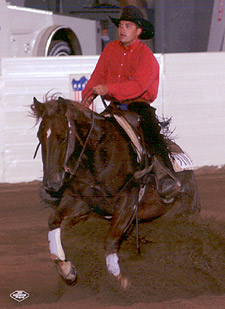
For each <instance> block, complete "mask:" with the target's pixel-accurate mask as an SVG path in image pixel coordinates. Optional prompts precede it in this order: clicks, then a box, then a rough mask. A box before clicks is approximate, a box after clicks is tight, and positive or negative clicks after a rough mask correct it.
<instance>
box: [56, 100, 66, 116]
mask: <svg viewBox="0 0 225 309" xmlns="http://www.w3.org/2000/svg"><path fill="white" fill-rule="evenodd" d="M58 102H59V106H58V108H59V111H60V112H62V113H63V114H64V115H65V113H66V112H67V103H66V100H65V99H63V98H62V97H58Z"/></svg>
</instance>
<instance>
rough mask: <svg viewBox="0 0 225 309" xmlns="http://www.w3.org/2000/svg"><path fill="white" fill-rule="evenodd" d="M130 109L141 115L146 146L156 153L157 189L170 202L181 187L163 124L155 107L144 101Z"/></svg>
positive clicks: (150, 151)
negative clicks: (162, 129) (171, 158)
mask: <svg viewBox="0 0 225 309" xmlns="http://www.w3.org/2000/svg"><path fill="white" fill-rule="evenodd" d="M129 109H131V110H133V111H135V112H136V113H138V114H139V115H140V116H141V123H140V125H141V128H142V130H143V134H144V139H145V144H146V148H147V150H148V151H149V153H151V154H153V155H154V171H155V178H156V184H157V190H158V192H159V194H160V195H161V196H162V198H163V199H164V201H165V202H170V201H171V200H172V198H173V196H175V195H176V194H177V192H179V191H180V189H181V188H180V184H179V181H178V180H177V179H176V174H175V172H174V170H173V166H172V163H171V161H170V159H169V155H168V154H169V150H168V145H167V142H166V140H165V138H164V136H163V135H162V134H161V133H160V131H161V126H160V124H159V121H158V119H157V117H156V115H155V108H153V107H151V106H150V105H149V104H147V103H144V102H135V103H134V104H130V105H129Z"/></svg>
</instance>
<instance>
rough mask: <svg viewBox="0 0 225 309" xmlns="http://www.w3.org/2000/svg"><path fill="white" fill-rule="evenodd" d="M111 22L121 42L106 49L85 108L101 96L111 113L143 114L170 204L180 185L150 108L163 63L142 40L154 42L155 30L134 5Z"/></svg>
mask: <svg viewBox="0 0 225 309" xmlns="http://www.w3.org/2000/svg"><path fill="white" fill-rule="evenodd" d="M110 19H111V21H112V22H113V23H114V24H115V25H116V26H117V28H118V35H119V40H116V41H113V42H110V43H108V44H107V45H106V47H105V48H104V50H103V52H102V54H101V56H100V58H99V60H98V63H97V65H96V67H95V70H94V72H93V73H92V75H91V78H90V80H89V81H88V83H87V85H86V87H85V89H84V91H83V98H84V97H87V94H88V93H89V92H90V91H91V90H92V93H93V96H89V97H88V99H87V100H86V101H85V105H86V106H90V105H91V103H92V101H93V98H94V97H95V96H96V95H100V96H102V97H103V98H105V99H107V100H110V101H111V103H110V105H109V106H108V108H107V109H106V110H107V112H110V111H112V110H114V109H117V110H123V111H127V112H135V113H136V114H137V115H139V118H140V127H141V129H142V132H143V135H144V144H145V146H146V148H147V151H148V152H149V153H150V149H151V153H153V154H155V157H156V158H157V164H155V166H154V171H155V175H156V182H157V188H158V192H159V193H160V195H161V196H162V197H163V199H164V200H165V201H166V200H168V201H169V200H170V199H171V196H173V195H175V194H176V193H177V191H179V190H180V188H179V182H178V181H177V180H176V176H175V173H174V172H173V168H172V165H171V161H170V159H169V157H168V144H167V142H166V140H165V138H164V136H163V135H162V134H161V133H160V130H161V126H160V123H159V121H158V119H157V117H156V115H155V108H153V107H151V106H150V104H151V103H152V102H153V101H154V100H155V99H156V97H157V93H158V86H159V64H158V62H157V60H156V58H155V57H154V55H153V53H152V51H151V50H150V49H149V48H148V47H147V45H146V44H144V43H143V42H141V41H140V40H148V39H151V38H152V37H153V36H154V27H153V25H152V24H151V23H150V22H149V21H147V20H145V19H144V18H143V14H142V12H141V11H140V10H139V9H138V8H136V7H134V6H127V7H125V8H124V9H123V11H122V14H121V17H120V18H119V19H117V18H112V17H110ZM94 95H95V96H94ZM162 171H163V172H162Z"/></svg>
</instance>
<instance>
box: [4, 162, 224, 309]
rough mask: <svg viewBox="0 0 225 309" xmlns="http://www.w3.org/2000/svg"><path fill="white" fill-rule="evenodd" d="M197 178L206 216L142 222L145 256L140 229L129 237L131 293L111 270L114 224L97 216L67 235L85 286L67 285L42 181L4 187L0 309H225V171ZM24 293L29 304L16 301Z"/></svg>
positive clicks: (125, 260)
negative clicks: (107, 243) (53, 250)
mask: <svg viewBox="0 0 225 309" xmlns="http://www.w3.org/2000/svg"><path fill="white" fill-rule="evenodd" d="M195 174H196V178H197V183H198V188H199V193H200V198H201V204H202V210H201V213H200V214H198V215H195V216H181V217H178V218H176V219H171V218H167V217H162V218H159V219H157V220H155V221H153V222H151V223H149V222H147V223H142V224H140V225H139V230H140V231H139V233H140V243H141V254H140V255H139V254H138V253H137V250H136V238H135V228H134V229H133V231H131V232H130V233H128V235H127V236H126V238H125V239H124V241H123V243H122V245H121V248H120V252H119V257H120V266H121V271H122V273H123V274H125V275H126V277H127V278H128V280H129V287H128V289H126V290H123V289H121V287H120V286H119V284H118V283H117V282H116V280H115V279H114V278H112V276H110V275H109V274H108V272H107V269H106V265H105V257H104V250H103V241H104V236H105V235H106V232H107V229H108V227H109V224H110V223H109V222H108V221H104V220H102V219H100V218H98V217H91V218H89V219H88V220H87V221H85V222H81V223H79V224H77V225H75V226H73V227H72V228H71V229H68V228H65V229H64V231H63V234H62V237H63V241H64V246H65V251H66V254H67V257H68V259H69V260H71V261H72V262H73V263H74V265H75V266H76V268H77V271H78V281H77V284H76V285H75V286H67V285H65V283H64V282H63V281H62V279H61V278H60V277H59V275H58V273H57V271H56V269H55V266H54V265H53V263H52V262H51V260H50V254H49V249H48V239H47V235H48V226H47V220H48V216H49V214H50V213H51V211H52V210H51V209H47V208H45V209H44V208H42V206H41V205H40V203H39V197H38V188H39V185H40V183H39V182H38V181H35V182H30V183H19V184H0V220H1V228H0V233H1V238H0V239H1V245H0V257H1V258H0V287H1V288H0V308H7V309H8V308H14V307H20V308H104V307H107V308H126V307H129V308H138V309H139V308H152V309H154V308H155V309H161V308H165V309H167V308H168V309H170V308H177V309H180V308H182V309H185V308H190V309H192V308H204V309H205V308H210V309H212V308H215V309H220V308H221V309H222V308H225V168H224V167H223V168H220V169H217V168H215V167H205V168H201V169H198V170H196V172H195ZM16 291H24V292H26V293H27V294H26V295H27V298H26V299H25V300H22V299H19V300H21V301H20V302H19V301H18V299H17V300H14V299H13V298H12V297H11V296H13V295H11V296H10V294H12V293H13V292H16ZM18 293H19V292H17V295H18Z"/></svg>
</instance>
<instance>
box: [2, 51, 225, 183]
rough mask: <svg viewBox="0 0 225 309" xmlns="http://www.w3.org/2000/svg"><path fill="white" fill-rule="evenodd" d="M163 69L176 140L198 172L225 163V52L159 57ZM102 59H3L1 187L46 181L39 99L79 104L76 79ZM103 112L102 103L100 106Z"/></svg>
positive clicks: (162, 92)
mask: <svg viewBox="0 0 225 309" xmlns="http://www.w3.org/2000/svg"><path fill="white" fill-rule="evenodd" d="M156 57H157V59H158V61H159V63H160V68H161V77H160V89H159V96H158V98H157V100H156V101H155V103H154V106H155V107H156V108H157V113H158V115H159V116H165V117H172V129H174V130H175V131H174V133H173V137H175V138H176V142H177V143H178V144H179V145H180V146H181V147H182V148H183V149H184V150H185V151H186V152H187V153H188V154H189V155H190V156H191V158H192V159H193V161H194V163H195V165H196V167H202V166H205V165H214V166H221V165H224V164H225V134H224V132H225V121H224V119H225V108H224V103H225V102H224V100H225V53H223V52H218V53H185V54H164V55H161V54H157V55H156ZM97 60H98V57H97V56H94V57H89V56H88V57H86V56H82V57H80V56H74V57H61V58H54V57H53V58H26V59H22V58H20V59H18V58H13V59H9V58H2V59H1V62H0V72H1V75H0V182H11V183H13V182H24V181H25V182H26V181H33V180H41V177H42V164H41V156H40V151H39V152H38V155H37V157H36V159H35V160H34V159H33V154H34V152H35V148H36V146H37V143H38V140H37V137H36V134H37V128H38V127H37V126H35V120H34V119H33V118H32V117H30V116H29V105H30V104H31V103H32V101H33V97H34V96H35V97H36V98H37V99H38V100H40V101H42V100H43V97H44V96H45V95H46V93H48V92H50V94H53V93H60V95H61V96H63V97H65V98H71V99H73V97H74V93H73V89H72V85H71V81H72V79H73V78H75V79H76V78H78V77H79V76H82V75H86V76H89V75H90V73H91V72H92V71H93V69H94V67H95V64H96V62H97ZM96 105H97V107H96V109H97V111H100V110H101V108H102V106H101V103H100V101H97V102H96Z"/></svg>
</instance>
